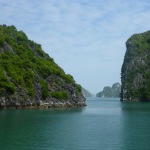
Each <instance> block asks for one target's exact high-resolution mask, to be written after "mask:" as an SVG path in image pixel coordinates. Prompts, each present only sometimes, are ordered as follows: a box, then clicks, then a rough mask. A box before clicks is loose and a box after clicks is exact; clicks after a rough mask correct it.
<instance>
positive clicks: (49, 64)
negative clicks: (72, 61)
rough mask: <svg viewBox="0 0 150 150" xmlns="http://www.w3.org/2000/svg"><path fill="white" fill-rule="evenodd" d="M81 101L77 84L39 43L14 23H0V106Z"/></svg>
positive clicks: (71, 104)
mask: <svg viewBox="0 0 150 150" xmlns="http://www.w3.org/2000/svg"><path fill="white" fill-rule="evenodd" d="M81 105H82V106H83V105H85V98H84V96H83V95H82V93H81V86H80V85H78V84H76V83H75V81H74V79H73V77H72V76H71V75H67V74H65V72H64V71H63V69H61V68H60V67H59V66H58V65H57V64H56V63H55V62H54V60H53V59H52V58H51V57H50V56H49V55H48V54H46V53H45V52H44V51H43V50H42V48H41V45H40V44H37V43H35V42H33V41H31V40H29V39H28V37H27V36H26V35H25V33H24V32H22V31H17V29H16V28H15V27H14V26H6V25H3V26H0V107H14V106H15V107H36V106H43V107H53V106H81Z"/></svg>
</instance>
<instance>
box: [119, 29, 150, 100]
mask: <svg viewBox="0 0 150 150" xmlns="http://www.w3.org/2000/svg"><path fill="white" fill-rule="evenodd" d="M126 47H127V50H126V53H125V57H124V62H123V65H122V69H121V83H122V88H121V100H122V101H150V31H147V32H144V33H142V34H135V35H133V36H131V37H130V38H129V39H128V40H127V42H126Z"/></svg>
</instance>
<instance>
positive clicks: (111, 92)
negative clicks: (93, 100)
mask: <svg viewBox="0 0 150 150" xmlns="http://www.w3.org/2000/svg"><path fill="white" fill-rule="evenodd" d="M120 91H121V85H120V83H118V82H117V83H114V84H113V85H112V87H110V86H105V87H104V88H103V91H101V92H99V93H97V94H96V97H106V98H111V97H118V98H119V97H120Z"/></svg>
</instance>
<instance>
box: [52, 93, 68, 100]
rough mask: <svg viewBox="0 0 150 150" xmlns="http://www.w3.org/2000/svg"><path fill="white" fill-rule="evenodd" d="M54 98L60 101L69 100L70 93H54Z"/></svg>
mask: <svg viewBox="0 0 150 150" xmlns="http://www.w3.org/2000/svg"><path fill="white" fill-rule="evenodd" d="M52 97H53V98H56V99H60V100H67V99H68V93H67V92H66V91H54V92H52Z"/></svg>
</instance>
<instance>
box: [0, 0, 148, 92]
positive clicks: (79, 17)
mask: <svg viewBox="0 0 150 150" xmlns="http://www.w3.org/2000/svg"><path fill="white" fill-rule="evenodd" d="M0 14H1V17H0V24H6V25H14V26H16V27H17V29H18V30H22V31H24V32H25V33H26V34H27V36H28V38H29V39H31V40H33V41H35V42H37V43H39V44H41V45H42V48H43V50H44V51H45V52H46V53H48V54H49V55H50V56H51V57H53V58H54V60H55V62H56V63H57V64H58V65H59V66H61V68H63V69H64V71H65V72H66V73H67V74H71V75H72V76H73V77H74V79H75V81H76V82H77V83H79V84H81V85H82V86H83V87H84V88H86V89H87V90H89V91H90V92H91V93H93V94H96V93H97V92H99V91H101V90H102V89H103V87H104V86H111V85H112V84H113V83H115V82H120V72H121V66H122V63H123V59H124V54H125V51H126V47H125V42H126V40H127V39H128V38H129V37H130V36H131V35H133V34H134V33H141V32H145V31H147V30H150V1H149V0H0Z"/></svg>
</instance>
